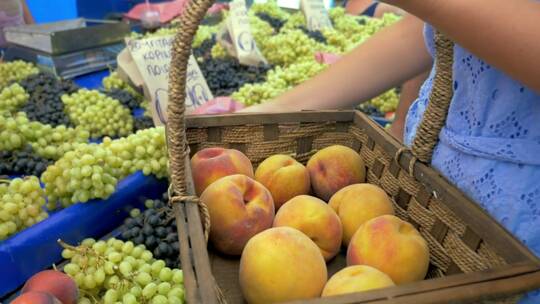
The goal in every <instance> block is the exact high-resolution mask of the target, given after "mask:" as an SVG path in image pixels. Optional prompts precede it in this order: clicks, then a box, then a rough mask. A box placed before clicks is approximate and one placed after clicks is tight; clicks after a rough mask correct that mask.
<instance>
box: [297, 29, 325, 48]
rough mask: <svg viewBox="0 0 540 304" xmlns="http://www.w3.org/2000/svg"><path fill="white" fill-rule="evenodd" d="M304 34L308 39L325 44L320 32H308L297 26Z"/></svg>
mask: <svg viewBox="0 0 540 304" xmlns="http://www.w3.org/2000/svg"><path fill="white" fill-rule="evenodd" d="M298 28H299V29H300V30H301V31H302V32H304V34H306V35H307V36H308V37H309V38H311V39H313V40H315V41H317V42H320V43H324V44H326V38H325V37H324V35H323V33H321V31H310V30H308V29H307V28H306V27H305V26H299V27H298Z"/></svg>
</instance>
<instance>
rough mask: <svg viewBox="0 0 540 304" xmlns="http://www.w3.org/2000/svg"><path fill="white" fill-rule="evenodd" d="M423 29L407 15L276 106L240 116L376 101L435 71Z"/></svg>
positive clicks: (282, 99)
mask: <svg viewBox="0 0 540 304" xmlns="http://www.w3.org/2000/svg"><path fill="white" fill-rule="evenodd" d="M422 29H423V23H422V21H420V20H419V19H417V18H416V17H413V16H406V17H404V18H403V20H401V21H399V22H397V23H396V24H394V25H392V26H390V27H388V28H385V29H383V30H381V31H380V32H378V33H377V34H376V35H374V36H373V37H372V38H370V39H369V40H367V41H366V42H365V43H363V44H362V45H360V46H359V47H357V48H356V49H355V50H353V51H352V52H351V53H349V54H347V55H346V56H344V57H343V58H341V59H340V60H338V61H337V62H336V63H334V64H332V65H331V66H330V67H329V68H328V69H327V70H325V71H324V72H322V73H320V74H319V75H317V76H316V77H314V78H312V79H310V80H308V81H306V82H304V83H302V84H301V85H299V86H297V87H295V88H294V89H292V90H290V91H288V92H287V93H285V94H283V95H281V96H280V97H278V98H277V99H276V100H274V101H273V102H268V103H265V104H262V105H258V106H254V107H249V108H247V109H244V110H242V111H241V112H285V111H298V110H316V109H342V108H348V107H352V106H354V105H355V104H358V103H360V102H362V101H366V100H368V99H370V98H373V97H375V96H377V95H379V94H381V93H383V92H385V91H386V90H388V89H390V88H392V87H395V86H397V85H400V84H401V83H403V82H404V81H406V80H408V79H410V78H411V77H413V76H415V75H418V74H419V73H421V72H423V71H425V70H426V69H428V68H429V67H430V66H431V63H432V60H431V57H430V55H429V53H428V52H427V50H426V48H425V46H424V38H423V31H422Z"/></svg>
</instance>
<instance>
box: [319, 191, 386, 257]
mask: <svg viewBox="0 0 540 304" xmlns="http://www.w3.org/2000/svg"><path fill="white" fill-rule="evenodd" d="M329 205H330V207H332V208H333V209H334V211H336V213H337V214H338V216H339V218H340V219H341V224H342V225H343V245H345V246H347V245H348V244H349V242H350V240H351V238H352V236H353V234H354V233H355V232H356V230H358V227H360V226H361V225H362V224H363V223H365V222H366V221H368V220H370V219H372V218H376V217H378V216H381V215H386V214H389V215H393V214H394V207H393V205H392V201H391V200H390V198H389V197H388V195H387V194H386V192H384V190H383V189H381V188H379V187H377V186H375V185H372V184H354V185H350V186H347V187H345V188H343V189H341V190H339V191H338V192H336V194H334V195H333V196H332V198H331V199H330V202H329Z"/></svg>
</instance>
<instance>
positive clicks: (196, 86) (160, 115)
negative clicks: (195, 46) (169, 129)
mask: <svg viewBox="0 0 540 304" xmlns="http://www.w3.org/2000/svg"><path fill="white" fill-rule="evenodd" d="M172 42H173V36H165V37H155V38H148V39H141V40H128V41H127V43H126V44H127V46H128V50H129V52H130V53H131V56H132V57H133V61H134V62H135V64H136V65H137V68H138V70H139V72H140V73H141V76H142V78H143V80H144V83H145V86H146V87H147V90H148V94H149V95H150V98H151V102H152V104H151V107H150V109H151V111H152V118H153V120H154V124H155V125H156V126H159V125H164V124H166V122H167V103H168V101H169V93H168V87H169V67H170V63H171V47H172ZM213 98H214V97H213V96H212V92H210V89H209V88H208V84H207V83H206V80H205V79H204V76H203V74H202V72H201V70H200V69H199V65H198V64H197V61H196V60H195V58H194V57H193V55H191V56H190V57H189V61H188V67H187V77H186V100H185V102H186V112H187V113H189V112H190V111H192V110H193V109H195V108H197V107H199V106H201V105H203V104H205V103H206V102H207V101H209V100H211V99H213Z"/></svg>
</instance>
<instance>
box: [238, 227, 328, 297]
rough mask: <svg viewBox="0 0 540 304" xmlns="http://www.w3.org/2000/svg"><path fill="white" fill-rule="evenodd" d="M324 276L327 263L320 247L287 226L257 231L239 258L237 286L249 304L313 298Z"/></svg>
mask: <svg viewBox="0 0 540 304" xmlns="http://www.w3.org/2000/svg"><path fill="white" fill-rule="evenodd" d="M326 279H327V270H326V263H325V262H324V259H323V257H322V255H321V252H320V250H319V247H317V245H315V243H314V242H313V241H312V240H311V239H310V238H308V237H307V236H306V235H305V234H303V233H302V232H300V231H298V230H296V229H294V228H290V227H277V228H271V229H268V230H266V231H263V232H261V233H259V234H257V235H256V236H254V237H253V238H251V240H249V242H248V243H247V245H246V248H245V249H244V251H243V252H242V257H241V259H240V287H241V290H242V293H243V295H244V298H245V299H246V301H247V302H248V303H250V304H258V303H277V302H286V301H293V300H304V299H310V298H316V297H319V296H320V295H321V292H322V290H323V288H324V285H325V284H326Z"/></svg>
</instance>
